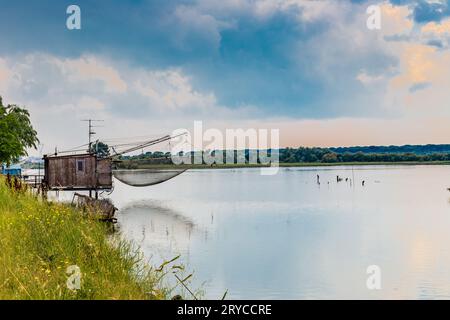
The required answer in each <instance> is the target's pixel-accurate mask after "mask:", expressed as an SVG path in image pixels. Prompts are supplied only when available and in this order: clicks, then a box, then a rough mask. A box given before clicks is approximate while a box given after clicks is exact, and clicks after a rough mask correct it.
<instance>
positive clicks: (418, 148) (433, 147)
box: [329, 144, 450, 154]
mask: <svg viewBox="0 0 450 320" xmlns="http://www.w3.org/2000/svg"><path fill="white" fill-rule="evenodd" d="M329 150H330V151H332V152H336V153H347V152H348V153H357V152H362V153H380V154H381V153H405V154H406V153H413V154H433V153H450V144H427V145H404V146H367V147H337V148H329Z"/></svg>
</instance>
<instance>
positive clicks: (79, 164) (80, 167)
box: [77, 160, 84, 172]
mask: <svg viewBox="0 0 450 320" xmlns="http://www.w3.org/2000/svg"><path fill="white" fill-rule="evenodd" d="M77 172H84V160H77Z"/></svg>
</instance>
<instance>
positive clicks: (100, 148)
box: [91, 141, 109, 158]
mask: <svg viewBox="0 0 450 320" xmlns="http://www.w3.org/2000/svg"><path fill="white" fill-rule="evenodd" d="M91 152H92V153H96V154H97V155H98V156H99V157H100V158H106V157H108V156H109V146H108V145H107V144H106V143H103V142H101V141H97V142H96V143H94V144H92V146H91Z"/></svg>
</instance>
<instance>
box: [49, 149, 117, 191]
mask: <svg viewBox="0 0 450 320" xmlns="http://www.w3.org/2000/svg"><path fill="white" fill-rule="evenodd" d="M44 164H45V166H44V168H45V171H44V179H43V181H42V187H43V190H46V191H83V190H84V191H89V194H90V196H92V192H93V191H94V192H95V195H96V198H97V197H98V191H101V190H111V189H112V159H111V158H110V157H107V158H100V157H98V156H97V155H96V154H94V153H86V154H74V155H61V156H59V155H51V156H47V155H45V156H44Z"/></svg>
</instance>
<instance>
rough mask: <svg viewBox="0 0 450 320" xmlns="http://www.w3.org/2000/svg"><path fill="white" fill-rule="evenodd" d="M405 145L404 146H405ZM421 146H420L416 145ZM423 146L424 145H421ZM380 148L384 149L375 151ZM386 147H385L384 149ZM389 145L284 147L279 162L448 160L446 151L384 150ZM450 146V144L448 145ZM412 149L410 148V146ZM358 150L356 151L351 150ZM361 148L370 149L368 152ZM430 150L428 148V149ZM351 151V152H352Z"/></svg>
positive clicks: (397, 148) (449, 154)
mask: <svg viewBox="0 0 450 320" xmlns="http://www.w3.org/2000/svg"><path fill="white" fill-rule="evenodd" d="M405 147H406V146H405ZM418 147H422V146H418ZM423 147H425V146H423ZM377 148H380V149H381V150H384V151H376V150H377ZM385 148H386V149H385ZM388 148H391V147H351V148H303V147H301V148H297V149H294V148H286V149H281V150H280V162H284V163H296V162H323V163H334V162H405V161H411V162H412V161H414V162H421V161H424V162H425V161H450V149H449V150H448V152H427V153H424V150H427V149H426V148H418V149H416V152H402V151H391V152H389V151H386V150H387V149H388ZM402 148H403V147H392V150H404V149H402ZM449 148H450V146H449ZM411 149H412V148H411ZM353 150H358V151H353ZM362 150H371V151H370V152H368V151H366V152H364V151H362ZM428 150H430V149H428ZM352 151H353V152H352Z"/></svg>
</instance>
